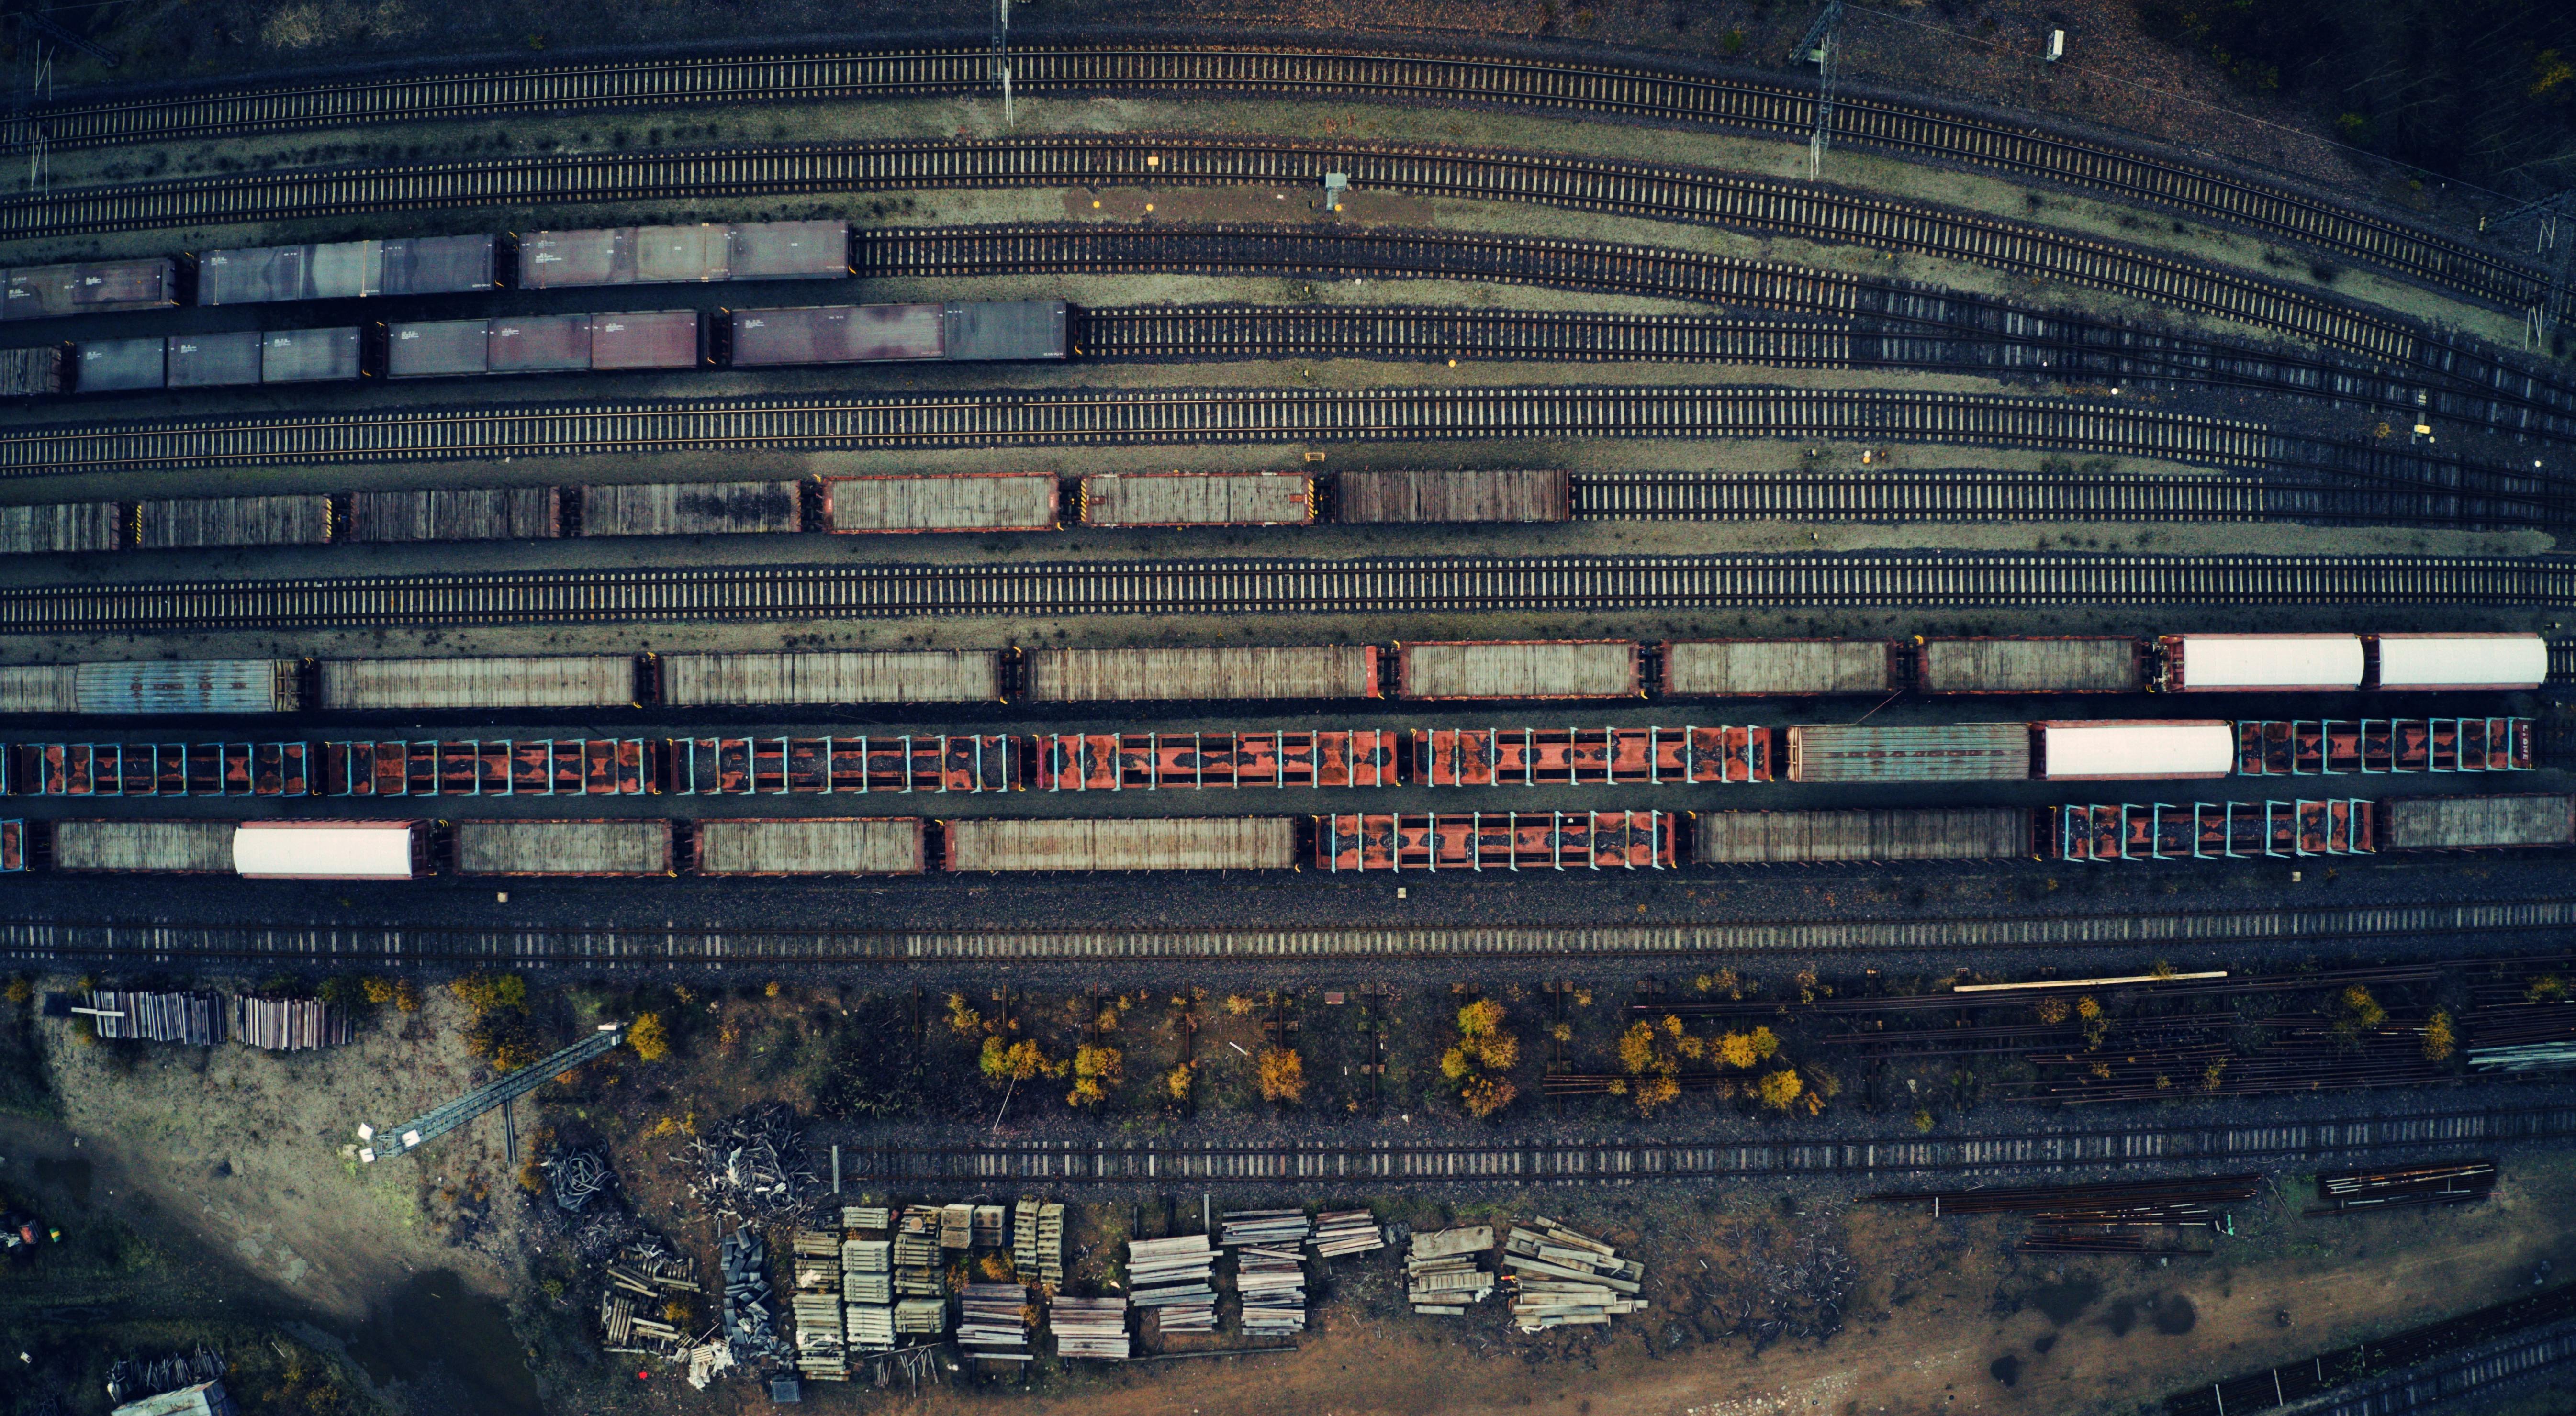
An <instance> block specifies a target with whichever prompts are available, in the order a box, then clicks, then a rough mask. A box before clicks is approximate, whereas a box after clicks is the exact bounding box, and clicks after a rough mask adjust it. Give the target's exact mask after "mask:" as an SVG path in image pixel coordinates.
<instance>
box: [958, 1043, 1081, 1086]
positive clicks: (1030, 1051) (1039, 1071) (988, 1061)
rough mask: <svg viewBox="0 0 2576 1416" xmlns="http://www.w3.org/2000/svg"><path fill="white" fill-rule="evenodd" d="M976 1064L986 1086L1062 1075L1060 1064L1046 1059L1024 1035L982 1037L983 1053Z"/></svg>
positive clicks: (1007, 1084) (1015, 1083) (1062, 1069)
mask: <svg viewBox="0 0 2576 1416" xmlns="http://www.w3.org/2000/svg"><path fill="white" fill-rule="evenodd" d="M976 1066H977V1067H978V1068H979V1069H980V1070H981V1071H982V1072H983V1073H984V1082H985V1084H986V1085H987V1086H996V1087H1011V1086H1016V1085H1018V1084H1019V1083H1021V1082H1026V1081H1034V1080H1036V1079H1037V1078H1039V1077H1060V1076H1063V1075H1064V1071H1065V1068H1064V1064H1063V1063H1061V1062H1051V1061H1049V1060H1047V1055H1046V1053H1045V1052H1044V1051H1043V1050H1041V1049H1040V1048H1039V1047H1038V1045H1037V1044H1036V1043H1034V1042H1032V1041H1030V1040H1028V1039H1027V1038H1022V1039H1020V1040H1019V1041H1018V1042H1004V1041H1003V1040H1002V1039H1001V1038H999V1037H987V1038H985V1039H984V1051H983V1055H982V1056H980V1057H979V1058H977V1059H976Z"/></svg>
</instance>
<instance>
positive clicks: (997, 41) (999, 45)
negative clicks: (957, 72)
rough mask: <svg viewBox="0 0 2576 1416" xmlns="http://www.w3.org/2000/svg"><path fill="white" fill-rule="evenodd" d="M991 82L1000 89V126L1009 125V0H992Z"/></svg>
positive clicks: (1006, 126)
mask: <svg viewBox="0 0 2576 1416" xmlns="http://www.w3.org/2000/svg"><path fill="white" fill-rule="evenodd" d="M993 82H994V83H996V84H999V85H1000V86H1001V89H1002V126H1003V127H1005V128H1008V127H1010V126H1011V0H993Z"/></svg>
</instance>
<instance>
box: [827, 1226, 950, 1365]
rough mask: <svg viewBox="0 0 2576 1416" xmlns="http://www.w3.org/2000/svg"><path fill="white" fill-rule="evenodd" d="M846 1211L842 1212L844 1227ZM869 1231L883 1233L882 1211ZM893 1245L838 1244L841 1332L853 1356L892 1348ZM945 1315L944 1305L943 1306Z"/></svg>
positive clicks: (875, 1242) (858, 1241)
mask: <svg viewBox="0 0 2576 1416" xmlns="http://www.w3.org/2000/svg"><path fill="white" fill-rule="evenodd" d="M847 1213H848V1212H847V1211H846V1210H845V1211H843V1215H844V1223H846V1222H847ZM879 1216H880V1217H879V1218H878V1221H877V1223H875V1224H873V1225H870V1226H867V1227H868V1228H872V1229H878V1230H882V1229H884V1228H885V1221H884V1219H883V1217H882V1211H880V1212H879ZM893 1250H894V1245H893V1244H891V1243H889V1242H888V1241H886V1240H883V1239H844V1240H842V1241H841V1304H842V1307H843V1308H844V1309H845V1311H844V1313H843V1314H842V1332H843V1335H844V1338H845V1340H846V1342H847V1343H848V1346H849V1350H850V1351H852V1352H888V1351H892V1350H893V1348H894V1272H893V1268H894V1264H893ZM942 1311H943V1312H944V1311H945V1305H943V1306H942Z"/></svg>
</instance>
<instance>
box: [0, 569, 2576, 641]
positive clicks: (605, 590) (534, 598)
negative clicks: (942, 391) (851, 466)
mask: <svg viewBox="0 0 2576 1416" xmlns="http://www.w3.org/2000/svg"><path fill="white" fill-rule="evenodd" d="M2102 604H2128V605H2227V606H2231V607H2237V608H2242V607H2244V606H2248V605H2331V606H2335V607H2338V608H2349V607H2353V606H2361V605H2372V606H2392V605H2407V606H2434V605H2441V606H2451V605H2469V606H2476V607H2478V608H2480V609H2497V608H2503V607H2508V606H2511V607H2517V608H2532V609H2557V608H2562V607H2576V562H2570V561H2564V560H2556V559H2539V558H2531V559H2508V558H2504V557H2476V558H2472V557H2434V556H2318V557H2289V556H2228V557H2217V556H2211V557H2197V556H2134V555H2074V554H2048V553H2031V554H2026V555H1885V554H1879V555H1814V556H1763V555H1709V556H1515V557H1464V556H1452V557H1421V558H1407V557H1390V558H1383V559H1365V560H1363V559H1287V558H1252V557H1241V558H1228V559H1215V558H1169V559H1161V560H1152V561H1061V562H1028V563H1022V564H1012V565H993V564H921V565H904V564H874V565H830V566H729V567H720V568H712V569H687V568H672V569H649V570H540V571H500V572H473V573H461V574H454V575H405V576H346V577H331V578H300V579H294V580H252V579H242V580H197V581H160V582H143V583H133V584H121V585H116V584H111V585H75V586H45V587H34V588H11V589H7V590H0V633H10V634H71V633H82V634H120V633H214V632H219V631H227V630H246V629H333V630H346V629H360V628H371V627H379V626H382V627H393V626H401V625H439V626H443V627H446V626H462V625H503V624H615V623H666V624H667V623H688V622H710V621H734V622H762V623H783V622H788V621H798V620H819V619H854V620H866V619H912V618H918V617H922V616H929V615H941V616H954V615H968V616H999V617H1038V618H1071V617H1075V616H1083V615H1152V616H1171V615H1246V614H1295V615H1306V614H1371V615H1376V614H1442V613H1471V612H1472V613H1492V614H1503V613H1550V614H1567V613H1607V612H1620V611H1628V612H1636V611H1695V612H1696V611H1707V610H1712V609H1755V608H1763V609H1768V608H1787V607H1793V606H1794V607H1797V608H1801V609H1820V608H1826V607H1832V608H1851V609H1859V608H1890V607H1905V608H1921V607H1924V606H1940V607H1942V608H1944V609H1967V608H1972V607H1973V608H1988V607H1992V608H2006V607H2010V608H2028V607H2035V606H2050V605H2102Z"/></svg>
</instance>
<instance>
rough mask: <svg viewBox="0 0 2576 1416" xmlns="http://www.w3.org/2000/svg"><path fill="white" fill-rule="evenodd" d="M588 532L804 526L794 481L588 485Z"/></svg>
mask: <svg viewBox="0 0 2576 1416" xmlns="http://www.w3.org/2000/svg"><path fill="white" fill-rule="evenodd" d="M580 506H581V513H580V517H581V520H580V527H581V534H582V535H584V536H728V535H745V534H752V535H757V534H770V535H776V534H778V533H781V532H788V531H798V530H802V529H803V528H804V520H803V509H802V503H801V499H800V497H799V495H798V488H797V484H796V483H794V482H645V483H626V484H616V485H606V486H596V487H585V488H583V489H582V492H581V501H580Z"/></svg>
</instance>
